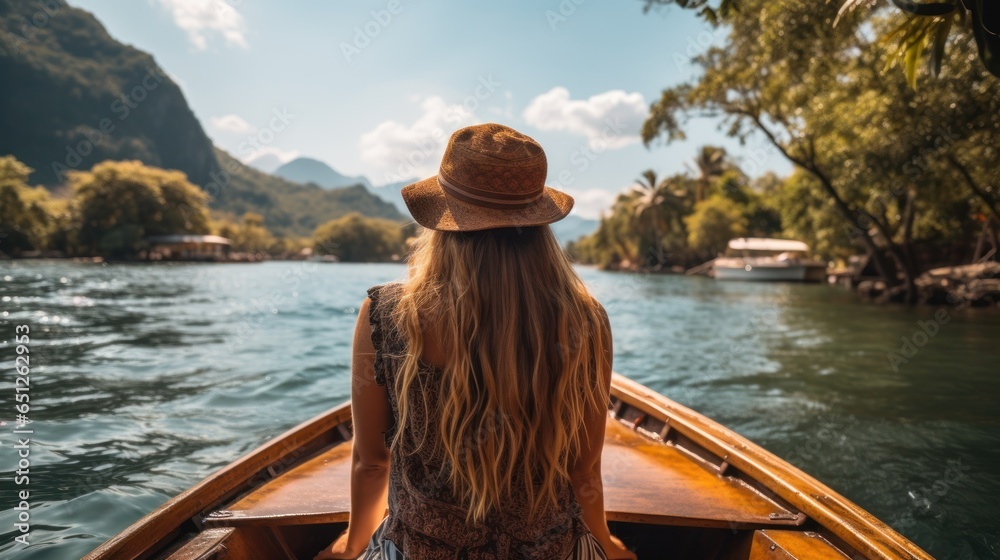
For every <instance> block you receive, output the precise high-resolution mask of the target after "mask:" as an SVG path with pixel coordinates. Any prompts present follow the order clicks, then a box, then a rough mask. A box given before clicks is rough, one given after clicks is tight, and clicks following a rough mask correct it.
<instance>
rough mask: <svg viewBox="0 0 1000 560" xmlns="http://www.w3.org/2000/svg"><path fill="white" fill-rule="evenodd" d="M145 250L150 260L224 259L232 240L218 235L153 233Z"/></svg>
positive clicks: (147, 239)
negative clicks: (147, 248)
mask: <svg viewBox="0 0 1000 560" xmlns="http://www.w3.org/2000/svg"><path fill="white" fill-rule="evenodd" d="M146 241H148V242H149V250H148V252H147V255H148V258H149V259H150V260H164V261H225V260H229V249H230V247H232V244H233V242H232V241H230V240H229V239H227V238H225V237H221V236H218V235H192V234H187V233H179V234H173V235H153V236H150V237H147V238H146Z"/></svg>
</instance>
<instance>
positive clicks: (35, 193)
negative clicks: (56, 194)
mask: <svg viewBox="0 0 1000 560" xmlns="http://www.w3.org/2000/svg"><path fill="white" fill-rule="evenodd" d="M32 171H33V170H32V169H31V168H30V167H28V166H27V165H24V164H23V163H21V162H20V161H18V160H17V159H16V158H15V157H14V156H3V157H0V252H2V253H5V254H7V255H11V256H17V255H19V254H20V253H21V252H23V251H31V250H39V249H43V248H45V246H46V244H47V242H48V236H49V234H50V232H51V231H52V229H53V227H54V218H53V216H52V214H51V204H52V203H51V199H50V197H49V193H48V191H46V190H45V189H44V188H42V187H34V188H32V187H30V186H29V185H28V177H30V176H31V173H32Z"/></svg>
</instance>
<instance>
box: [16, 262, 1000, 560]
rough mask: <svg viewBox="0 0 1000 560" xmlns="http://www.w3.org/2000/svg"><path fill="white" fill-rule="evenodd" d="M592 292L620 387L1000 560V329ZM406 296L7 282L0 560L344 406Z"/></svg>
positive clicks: (719, 299)
mask: <svg viewBox="0 0 1000 560" xmlns="http://www.w3.org/2000/svg"><path fill="white" fill-rule="evenodd" d="M579 272H580V274H581V275H582V276H583V277H584V279H585V280H586V281H587V283H588V284H589V285H590V286H591V287H592V289H593V290H594V291H595V293H596V294H597V295H598V297H599V298H600V299H601V301H603V302H604V304H605V307H606V308H607V310H608V312H609V315H610V317H611V323H612V327H613V329H614V341H615V369H616V370H617V371H618V372H620V373H623V374H625V375H627V376H629V377H632V378H633V379H635V380H637V381H639V382H642V383H644V384H646V385H648V386H649V387H651V388H653V389H655V390H657V391H660V392H662V393H664V394H666V395H667V396H669V397H671V398H673V399H674V400H676V401H678V402H680V403H682V404H685V405H688V406H690V407H693V408H694V409H696V410H698V411H700V412H702V413H704V414H706V415H708V416H710V417H712V418H714V419H716V420H718V421H719V422H721V423H723V424H725V425H727V426H728V427H730V428H732V429H734V430H736V431H738V432H740V433H741V434H743V435H745V436H747V437H749V438H750V439H752V440H754V441H756V442H757V443H759V444H761V445H763V446H764V447H766V448H768V449H769V450H771V451H772V452H774V453H776V454H777V455H779V456H781V457H783V458H785V459H787V460H789V461H791V462H792V463H794V464H795V465H797V466H799V467H801V468H803V469H804V470H806V471H807V472H809V473H810V474H812V475H813V476H815V477H816V478H818V479H820V480H822V481H823V482H825V483H827V484H828V485H830V486H831V487H832V488H834V489H835V490H837V491H839V492H841V493H842V494H844V495H845V496H847V497H848V498H849V499H851V500H854V501H855V502H857V503H858V504H859V505H861V506H862V507H864V508H866V509H868V510H869V511H871V512H872V513H873V514H875V515H876V516H878V517H879V518H881V519H883V520H885V521H886V522H888V523H889V524H890V525H892V526H894V527H895V528H897V529H898V530H900V531H901V532H902V533H904V534H905V535H907V536H908V537H910V538H911V539H913V540H915V541H916V542H917V543H918V544H919V545H921V546H922V547H924V548H925V549H926V550H928V551H929V552H930V553H932V554H933V555H935V556H937V557H939V558H948V559H952V558H954V559H979V558H1000V406H998V401H1000V367H998V366H1000V314H998V313H997V312H995V311H984V310H976V309H957V308H948V307H945V308H939V309H929V308H924V309H908V308H903V307H895V306H893V307H874V306H869V305H865V304H861V303H858V302H857V301H856V300H855V297H854V296H853V294H851V293H850V292H848V291H845V290H843V289H840V288H834V287H829V286H818V285H788V284H750V283H722V282H715V281H713V280H710V279H705V278H688V277H679V276H650V275H627V274H614V273H604V272H599V271H596V270H593V269H589V268H580V269H579ZM404 274H405V268H404V267H403V266H401V265H349V264H333V265H330V264H317V263H301V262H297V263H292V262H268V263H262V264H228V265H194V264H190V265H168V264H164V265H127V264H121V265H107V264H74V263H68V262H6V263H0V297H2V301H0V315H2V316H0V350H2V352H3V356H4V358H3V364H4V371H3V376H4V378H3V381H2V383H0V393H2V394H0V407H2V408H0V420H2V421H4V422H5V424H3V425H2V426H0V444H2V445H0V471H2V472H0V496H2V499H3V502H2V503H0V510H2V511H0V556H2V557H3V558H9V559H11V560H13V559H28V558H31V559H39V558H44V559H50V558H51V559H64V558H65V559H72V558H79V557H80V556H82V555H83V554H85V553H87V552H88V551H90V550H92V549H93V548H94V547H96V546H97V545H99V544H100V543H101V542H103V541H104V540H106V539H107V538H108V537H110V536H112V535H114V534H115V533H117V532H118V531H120V530H121V529H123V528H125V527H126V526H128V525H129V524H130V523H132V522H133V521H135V520H136V519H138V518H139V517H141V516H142V515H144V514H145V513H147V512H149V511H150V510H152V509H153V508H155V507H156V506H158V505H160V504H161V503H163V502H164V501H166V500H167V499H168V498H170V497H171V496H174V495H175V494H177V493H179V492H181V491H182V490H184V489H186V488H188V487H189V486H191V485H192V484H194V483H195V482H197V481H198V480H200V479H201V478H203V477H205V476H206V475H208V474H210V473H211V472H212V471H214V470H216V469H218V468H219V467H221V466H223V465H225V464H227V463H229V462H230V461H232V460H233V459H235V458H237V457H238V456H240V455H241V454H243V453H246V452H247V451H250V450H251V449H253V448H255V447H256V446H258V445H260V444H261V443H263V442H264V441H266V440H267V439H268V438H270V437H273V436H275V435H277V434H280V433H281V432H282V431H284V430H286V429H288V428H290V427H292V426H294V425H295V424H297V423H299V422H301V421H303V420H306V419H308V418H310V417H312V416H313V415H315V414H317V413H319V412H321V411H323V410H325V409H327V408H329V407H331V406H333V405H336V404H338V403H340V402H342V401H344V400H346V399H347V398H348V396H349V388H348V378H349V367H350V343H351V336H352V329H353V326H354V322H355V318H356V314H357V308H358V305H359V304H360V302H361V301H362V300H363V298H364V296H365V289H366V288H367V287H368V286H371V285H373V284H377V283H381V282H385V281H390V280H394V279H399V278H401V277H402V276H403V275H404ZM21 324H26V325H28V326H29V327H30V329H31V341H30V350H31V368H32V369H31V372H32V375H31V380H32V382H31V385H30V398H31V411H30V416H31V418H32V419H33V422H32V423H31V424H29V425H28V428H30V429H33V430H34V433H33V435H32V442H31V448H30V453H31V454H30V461H31V466H30V482H29V485H28V489H29V491H30V508H31V509H30V520H31V532H30V537H29V539H30V542H31V544H30V546H29V547H27V548H25V547H23V546H22V545H20V544H16V543H14V540H13V539H14V537H15V536H16V535H17V534H18V533H16V531H15V529H14V523H15V522H16V513H17V512H16V511H15V510H14V509H13V507H14V506H15V502H14V496H15V491H16V490H21V489H23V488H24V487H23V486H16V485H15V483H14V474H13V472H12V471H13V470H14V469H15V465H16V461H17V458H16V456H15V450H14V449H13V447H12V446H13V445H14V444H15V443H16V441H15V437H14V434H13V430H14V429H15V427H16V425H15V411H14V384H13V382H14V377H15V372H14V359H13V356H14V344H13V339H14V335H15V326H16V325H21ZM891 353H896V356H895V357H894V356H893V354H891Z"/></svg>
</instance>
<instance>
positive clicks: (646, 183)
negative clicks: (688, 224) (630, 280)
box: [629, 169, 687, 266]
mask: <svg viewBox="0 0 1000 560" xmlns="http://www.w3.org/2000/svg"><path fill="white" fill-rule="evenodd" d="M675 187H676V185H675V184H674V181H673V180H672V179H671V178H670V177H668V178H666V179H663V180H662V181H659V180H657V176H656V172H655V171H653V170H652V169H647V170H646V171H643V172H642V176H641V177H640V178H638V179H636V184H635V185H634V186H633V187H632V190H631V191H630V193H629V194H630V195H631V205H632V212H633V213H634V215H635V217H636V219H639V220H641V219H642V218H643V216H646V215H648V216H649V223H650V230H651V231H652V234H653V247H654V251H655V252H656V263H657V266H662V265H663V262H664V256H663V232H662V230H661V228H660V226H661V225H662V223H663V221H664V219H666V221H668V222H670V221H671V220H673V221H677V220H679V219H680V217H681V216H682V215H683V214H684V206H685V198H686V197H687V193H686V192H685V191H683V190H682V189H676V188H675Z"/></svg>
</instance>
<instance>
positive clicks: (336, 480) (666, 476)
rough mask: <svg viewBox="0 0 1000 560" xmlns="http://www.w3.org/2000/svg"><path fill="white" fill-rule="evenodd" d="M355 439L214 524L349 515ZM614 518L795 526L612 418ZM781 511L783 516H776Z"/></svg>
mask: <svg viewBox="0 0 1000 560" xmlns="http://www.w3.org/2000/svg"><path fill="white" fill-rule="evenodd" d="M350 463H351V447H350V443H349V442H348V443H342V444H340V445H337V446H336V447H333V448H331V449H329V450H327V451H325V452H323V453H322V454H321V455H318V456H316V457H313V458H312V459H309V460H308V461H306V462H304V463H303V464H301V465H299V466H297V467H295V468H294V469H291V470H289V471H288V472H286V473H284V474H283V475H281V476H280V477H278V478H275V479H274V480H271V481H269V482H267V483H266V484H264V485H262V486H260V487H258V488H256V489H255V490H253V491H252V492H250V493H249V494H247V495H245V496H243V497H242V498H241V499H240V500H239V501H237V502H236V503H234V504H231V505H228V506H225V508H224V512H223V514H222V515H218V516H216V515H212V516H209V517H208V518H207V519H206V524H208V525H211V526H235V525H270V524H275V525H286V524H302V523H328V522H342V521H347V519H348V514H349V512H350V505H351V503H350V484H349V481H350ZM601 465H602V471H603V474H604V477H603V478H604V496H605V508H606V509H607V512H608V519H609V520H612V521H630V522H637V523H656V524H670V525H685V526H695V527H724V528H737V527H746V526H751V527H754V526H781V525H794V524H795V523H796V521H795V520H794V519H792V518H790V516H789V513H790V512H789V511H788V510H787V509H785V508H782V507H781V506H779V505H778V504H776V503H774V502H773V501H771V500H769V499H767V498H766V497H764V496H762V495H761V494H760V493H759V492H757V491H756V490H754V489H753V488H751V487H750V486H748V485H747V484H745V483H743V482H742V481H740V480H739V479H736V478H732V477H724V476H718V475H717V474H715V473H713V472H710V471H709V470H707V469H706V468H704V467H703V466H701V465H700V464H698V463H696V462H694V461H692V460H691V458H690V457H688V456H686V455H684V454H683V452H681V451H679V450H677V449H674V448H672V447H669V446H666V445H663V444H661V443H658V442H654V441H650V440H649V439H648V438H645V437H643V436H641V435H639V434H636V433H635V432H633V431H630V430H629V429H627V428H626V427H625V426H623V425H622V423H621V422H618V421H617V420H614V419H612V418H609V419H608V423H607V436H606V438H605V443H604V454H603V457H602V459H601ZM775 517H777V519H775Z"/></svg>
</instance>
